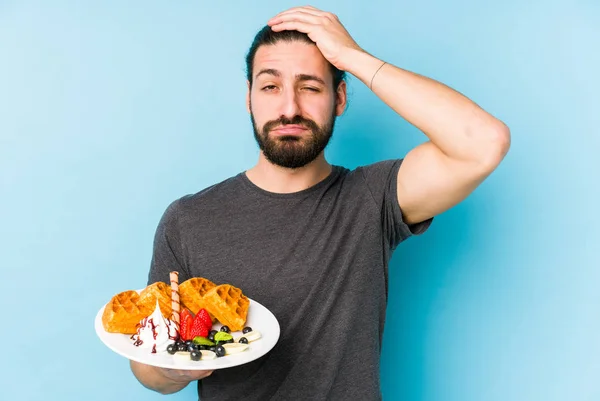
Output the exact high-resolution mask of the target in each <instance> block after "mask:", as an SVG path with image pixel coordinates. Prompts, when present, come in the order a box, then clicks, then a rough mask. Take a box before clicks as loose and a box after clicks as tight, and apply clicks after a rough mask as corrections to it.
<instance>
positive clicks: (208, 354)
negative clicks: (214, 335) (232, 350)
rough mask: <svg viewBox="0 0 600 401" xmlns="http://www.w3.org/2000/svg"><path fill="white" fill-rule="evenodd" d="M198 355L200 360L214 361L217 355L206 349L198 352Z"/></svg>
mask: <svg viewBox="0 0 600 401" xmlns="http://www.w3.org/2000/svg"><path fill="white" fill-rule="evenodd" d="M200 353H201V354H202V358H200V359H215V358H216V357H217V354H215V353H214V352H212V351H210V350H207V349H203V350H200Z"/></svg>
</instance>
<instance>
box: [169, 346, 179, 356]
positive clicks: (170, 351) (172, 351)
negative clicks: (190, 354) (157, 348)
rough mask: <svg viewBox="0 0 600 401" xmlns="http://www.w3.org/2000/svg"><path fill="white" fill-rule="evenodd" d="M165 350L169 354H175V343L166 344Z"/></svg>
mask: <svg viewBox="0 0 600 401" xmlns="http://www.w3.org/2000/svg"><path fill="white" fill-rule="evenodd" d="M167 352H168V353H169V354H171V355H173V354H175V353H176V352H177V345H176V344H169V345H167Z"/></svg>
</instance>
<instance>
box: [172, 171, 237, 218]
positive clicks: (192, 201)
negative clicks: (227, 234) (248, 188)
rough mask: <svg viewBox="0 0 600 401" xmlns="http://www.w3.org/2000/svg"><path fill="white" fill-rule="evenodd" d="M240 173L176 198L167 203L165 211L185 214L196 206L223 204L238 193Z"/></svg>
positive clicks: (195, 208)
mask: <svg viewBox="0 0 600 401" xmlns="http://www.w3.org/2000/svg"><path fill="white" fill-rule="evenodd" d="M240 174H241V173H240ZM240 174H237V175H234V176H231V177H228V178H225V179H223V180H222V181H219V182H216V183H214V184H211V185H209V186H207V187H204V188H203V189H201V190H199V191H197V192H193V193H188V194H184V195H182V196H180V197H178V198H176V199H175V200H173V201H172V202H171V203H170V204H169V206H168V208H167V212H171V213H176V214H182V213H183V214H186V213H190V212H191V213H194V212H195V211H197V210H198V208H206V207H207V206H210V205H221V206H223V205H224V204H226V203H227V202H228V201H232V198H233V196H234V195H236V194H239V185H240Z"/></svg>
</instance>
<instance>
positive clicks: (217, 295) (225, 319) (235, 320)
mask: <svg viewBox="0 0 600 401" xmlns="http://www.w3.org/2000/svg"><path fill="white" fill-rule="evenodd" d="M203 301H204V305H205V307H206V310H207V311H208V312H209V313H211V314H212V315H214V316H215V317H216V318H217V320H218V321H219V322H220V323H221V324H223V325H226V326H229V329H230V330H231V331H239V330H242V329H243V328H244V324H245V323H246V318H247V316H248V308H249V307H250V300H249V299H248V297H247V296H245V295H244V294H243V293H242V290H240V289H239V288H237V287H234V286H233V285H231V284H221V285H218V286H216V287H214V288H213V289H211V290H209V291H208V292H207V293H206V294H205V295H204V298H203Z"/></svg>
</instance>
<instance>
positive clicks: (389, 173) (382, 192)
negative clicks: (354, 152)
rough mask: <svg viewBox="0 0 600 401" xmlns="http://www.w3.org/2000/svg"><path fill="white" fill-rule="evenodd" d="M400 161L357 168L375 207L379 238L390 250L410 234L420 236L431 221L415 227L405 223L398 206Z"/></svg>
mask: <svg viewBox="0 0 600 401" xmlns="http://www.w3.org/2000/svg"><path fill="white" fill-rule="evenodd" d="M402 161H403V159H393V160H384V161H381V162H377V163H373V164H370V165H366V166H362V167H359V168H358V170H360V171H361V173H362V176H363V179H364V180H365V183H366V185H367V187H368V188H369V191H370V192H371V195H372V196H373V199H374V201H375V204H376V206H377V207H378V208H380V211H381V224H382V229H383V235H384V236H385V238H386V239H387V240H388V242H389V246H390V248H391V249H394V248H396V247H397V246H398V245H399V244H400V243H401V242H403V241H404V240H406V239H407V238H409V237H411V236H413V235H421V234H423V233H424V232H425V231H427V229H428V228H429V226H430V225H431V223H432V221H433V218H430V219H428V220H425V221H422V222H420V223H417V224H411V225H409V224H407V223H406V222H405V221H404V217H403V214H402V205H400V204H399V203H398V191H397V186H398V171H399V170H400V167H401V166H402Z"/></svg>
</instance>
